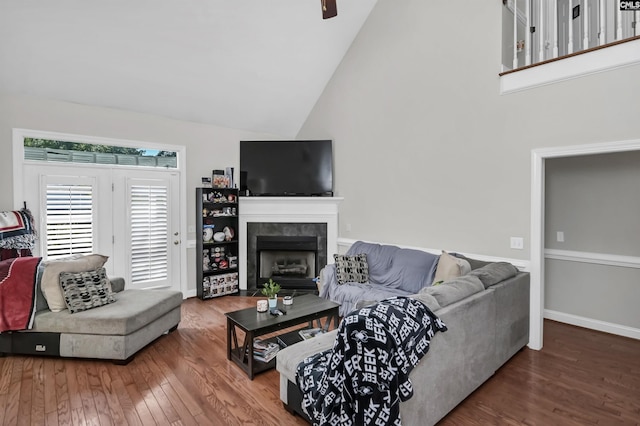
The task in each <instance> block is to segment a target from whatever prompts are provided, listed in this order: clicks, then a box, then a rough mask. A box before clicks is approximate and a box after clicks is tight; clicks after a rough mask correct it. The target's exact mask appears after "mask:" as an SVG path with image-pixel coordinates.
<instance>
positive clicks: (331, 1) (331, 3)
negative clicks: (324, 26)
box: [320, 0, 338, 19]
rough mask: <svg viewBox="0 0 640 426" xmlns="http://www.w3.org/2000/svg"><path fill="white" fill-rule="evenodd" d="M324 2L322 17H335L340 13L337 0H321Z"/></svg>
mask: <svg viewBox="0 0 640 426" xmlns="http://www.w3.org/2000/svg"><path fill="white" fill-rule="evenodd" d="M320 2H321V3H322V19H329V18H333V17H334V16H336V15H338V7H337V6H336V0H320Z"/></svg>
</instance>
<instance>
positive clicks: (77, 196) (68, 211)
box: [46, 183, 93, 258]
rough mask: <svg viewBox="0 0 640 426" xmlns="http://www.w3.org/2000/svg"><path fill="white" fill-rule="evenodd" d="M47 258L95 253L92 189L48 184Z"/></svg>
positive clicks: (85, 186)
mask: <svg viewBox="0 0 640 426" xmlns="http://www.w3.org/2000/svg"><path fill="white" fill-rule="evenodd" d="M46 188H47V192H46V222H47V223H46V257H47V258H56V257H63V256H68V255H71V254H90V253H92V252H93V187H92V186H91V185H69V184H51V183H49V184H47V186H46Z"/></svg>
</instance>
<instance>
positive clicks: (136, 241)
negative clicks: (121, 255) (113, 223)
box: [130, 185, 169, 283]
mask: <svg viewBox="0 0 640 426" xmlns="http://www.w3.org/2000/svg"><path fill="white" fill-rule="evenodd" d="M130 194H131V198H130V211H131V218H130V226H131V228H130V229H131V241H130V246H131V281H132V282H134V283H136V282H143V281H151V280H159V279H164V278H167V276H168V265H169V264H168V241H169V235H168V227H169V223H168V189H167V187H166V186H154V185H131V187H130Z"/></svg>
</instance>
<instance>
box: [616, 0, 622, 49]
mask: <svg viewBox="0 0 640 426" xmlns="http://www.w3.org/2000/svg"><path fill="white" fill-rule="evenodd" d="M616 4H617V5H618V14H617V16H616V40H622V11H621V10H620V0H618V1H616Z"/></svg>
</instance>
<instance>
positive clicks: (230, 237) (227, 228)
mask: <svg viewBox="0 0 640 426" xmlns="http://www.w3.org/2000/svg"><path fill="white" fill-rule="evenodd" d="M223 231H224V235H225V239H226V240H227V241H231V240H233V236H234V235H235V234H236V233H235V231H234V230H233V228H231V227H230V226H225V227H224V229H223Z"/></svg>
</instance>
